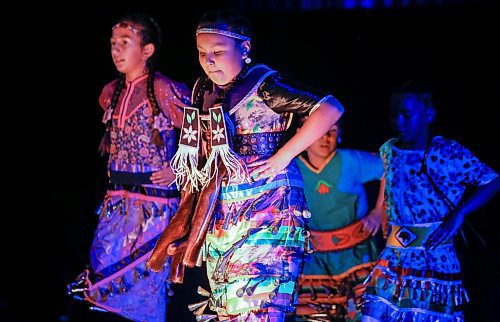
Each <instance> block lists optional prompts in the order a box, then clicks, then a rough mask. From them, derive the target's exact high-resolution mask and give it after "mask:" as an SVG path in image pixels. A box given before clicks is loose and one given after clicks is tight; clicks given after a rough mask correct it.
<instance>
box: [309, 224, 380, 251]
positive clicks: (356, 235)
mask: <svg viewBox="0 0 500 322" xmlns="http://www.w3.org/2000/svg"><path fill="white" fill-rule="evenodd" d="M368 238H370V232H368V231H366V230H364V229H363V222H362V221H361V220H358V221H356V222H354V223H352V224H350V225H348V226H345V227H342V228H339V229H335V230H329V231H317V230H311V243H312V245H313V247H314V251H315V252H338V251H341V250H345V249H348V248H352V247H354V246H356V245H358V244H360V243H361V242H364V241H365V240H367V239H368Z"/></svg>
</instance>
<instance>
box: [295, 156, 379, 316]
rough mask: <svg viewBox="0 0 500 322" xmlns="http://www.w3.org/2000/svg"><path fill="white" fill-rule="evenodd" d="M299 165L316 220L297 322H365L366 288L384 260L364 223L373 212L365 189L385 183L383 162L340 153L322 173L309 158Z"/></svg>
mask: <svg viewBox="0 0 500 322" xmlns="http://www.w3.org/2000/svg"><path fill="white" fill-rule="evenodd" d="M298 164H299V168H300V172H301V173H302V176H303V178H304V191H305V194H306V199H307V203H308V205H309V209H310V211H311V214H312V216H311V220H310V222H309V228H310V229H311V242H312V244H313V247H314V252H313V253H312V254H310V255H309V256H307V257H306V259H305V261H304V267H303V268H302V275H301V276H300V279H299V286H300V290H299V305H298V306H297V311H296V315H297V318H296V321H311V320H314V321H359V320H360V319H361V312H360V311H359V309H358V306H359V304H360V302H361V301H360V300H361V298H362V295H363V293H364V289H365V288H364V287H363V285H362V284H363V281H364V280H365V278H366V277H367V276H368V274H369V273H370V271H371V269H372V267H373V265H374V263H375V260H376V259H377V257H378V252H377V249H376V247H375V243H374V241H373V240H372V239H371V235H370V233H369V232H366V231H364V230H363V225H362V222H361V221H360V219H361V218H363V217H364V216H365V215H366V214H367V212H368V211H369V207H368V200H367V197H366V192H365V189H364V186H363V184H365V183H367V182H369V181H372V180H379V179H380V178H381V177H382V175H383V172H384V168H383V165H382V159H380V157H379V156H378V155H373V154H370V153H368V152H364V151H357V150H345V149H338V150H336V151H335V153H332V155H331V156H330V157H329V158H328V159H327V160H326V162H325V164H324V165H323V166H322V167H321V168H320V169H316V168H314V167H313V166H312V165H311V164H310V163H309V162H308V161H307V160H306V159H305V158H303V157H300V158H299V162H298Z"/></svg>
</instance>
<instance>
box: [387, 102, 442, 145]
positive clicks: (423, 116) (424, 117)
mask: <svg viewBox="0 0 500 322" xmlns="http://www.w3.org/2000/svg"><path fill="white" fill-rule="evenodd" d="M432 112H433V111H432V109H430V108H428V107H426V106H425V104H424V102H423V101H422V100H420V99H419V98H418V97H417V96H416V95H414V94H400V95H396V96H395V97H394V98H393V100H392V103H391V112H390V120H391V125H392V128H393V129H394V131H395V132H396V136H397V138H398V139H399V140H400V141H402V142H405V143H410V144H411V143H415V142H419V141H420V139H421V138H422V137H423V136H425V135H426V133H427V131H428V129H429V125H430V123H431V121H432V117H431V116H432Z"/></svg>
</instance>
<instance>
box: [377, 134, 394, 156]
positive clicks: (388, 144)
mask: <svg viewBox="0 0 500 322" xmlns="http://www.w3.org/2000/svg"><path fill="white" fill-rule="evenodd" d="M396 140H397V139H396V138H392V139H389V140H387V141H386V142H385V143H384V144H382V146H381V147H380V149H379V151H380V153H381V154H384V153H388V152H390V151H391V150H392V148H393V147H394V144H395V143H396Z"/></svg>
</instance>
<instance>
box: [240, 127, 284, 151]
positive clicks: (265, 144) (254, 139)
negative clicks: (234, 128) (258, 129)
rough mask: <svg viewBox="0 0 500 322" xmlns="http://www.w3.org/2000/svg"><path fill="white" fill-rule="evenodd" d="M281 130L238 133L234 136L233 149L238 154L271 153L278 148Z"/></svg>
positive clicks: (281, 134)
mask: <svg viewBox="0 0 500 322" xmlns="http://www.w3.org/2000/svg"><path fill="white" fill-rule="evenodd" d="M282 136H283V132H264V133H254V134H238V135H236V137H235V138H234V150H235V151H236V152H237V153H238V154H239V155H272V154H274V153H275V152H276V151H277V150H278V145H279V143H280V140H281V137H282Z"/></svg>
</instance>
